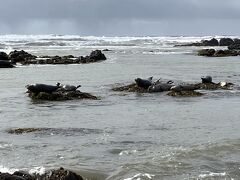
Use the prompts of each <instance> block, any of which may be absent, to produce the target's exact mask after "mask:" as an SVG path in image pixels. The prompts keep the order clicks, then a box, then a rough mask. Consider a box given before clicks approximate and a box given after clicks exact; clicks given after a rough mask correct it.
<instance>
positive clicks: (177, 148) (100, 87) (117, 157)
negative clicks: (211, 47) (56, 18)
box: [0, 35, 240, 180]
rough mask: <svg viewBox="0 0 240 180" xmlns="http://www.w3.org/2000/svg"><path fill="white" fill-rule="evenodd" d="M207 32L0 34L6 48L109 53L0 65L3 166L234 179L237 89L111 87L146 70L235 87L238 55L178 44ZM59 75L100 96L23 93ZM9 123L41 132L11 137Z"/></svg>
mask: <svg viewBox="0 0 240 180" xmlns="http://www.w3.org/2000/svg"><path fill="white" fill-rule="evenodd" d="M215 37H216V38H220V37H221V36H215ZM210 38H211V37H210V36H206V37H94V36H88V37H82V36H77V35H0V51H4V52H7V53H9V52H10V51H12V50H22V49H23V50H25V51H27V52H29V53H31V54H33V55H37V56H40V55H61V56H62V55H74V56H81V55H82V56H85V55H88V54H90V52H91V51H92V50H95V49H100V50H103V49H109V50H110V51H104V52H103V53H104V54H105V55H106V57H107V60H106V61H102V62H98V63H92V64H78V65H27V66H22V65H17V68H12V69H0V85H1V86H0V94H1V96H0V172H13V171H15V170H16V169H19V170H26V171H30V172H38V173H43V172H44V171H46V170H48V169H53V168H58V167H61V166H62V167H64V168H67V169H70V170H74V171H76V172H79V174H82V175H83V176H84V177H85V178H87V179H93V180H94V179H96V180H98V179H99V180H102V179H107V180H150V179H152V180H161V179H163V180H181V179H199V180H212V179H213V180H215V179H216V180H219V179H220V180H237V179H240V132H239V129H240V111H239V107H240V106H239V105H240V88H234V89H232V90H215V91H201V92H202V93H204V95H203V96H201V97H184V98H183V97H180V98H179V97H170V96H166V94H165V93H153V94H140V93H126V92H114V91H112V90H111V88H112V87H115V86H118V85H120V84H128V83H132V82H134V79H135V78H137V77H141V78H148V77H151V76H153V78H154V80H157V79H160V78H161V79H163V80H173V81H174V82H176V83H181V82H187V83H196V82H200V81H201V77H202V76H206V75H210V76H212V77H213V81H214V82H220V81H227V82H232V83H234V84H235V85H236V86H237V85H239V84H240V59H239V57H212V58H208V57H200V56H197V55H196V54H197V50H198V49H201V48H202V47H176V46H175V45H179V44H182V43H188V42H195V41H200V40H202V39H210ZM233 38H234V37H233ZM223 48H226V47H223ZM56 82H61V83H67V84H74V85H78V84H81V85H82V87H81V88H80V90H81V91H83V92H89V93H92V94H93V95H96V96H98V97H100V100H72V101H57V102H48V101H32V100H31V99H30V98H29V97H28V96H27V94H26V93H25V92H26V88H25V86H26V85H27V84H32V83H46V84H53V85H54V84H55V83H56ZM11 128H46V129H45V130H44V131H40V132H32V133H26V134H20V135H17V134H8V133H7V130H9V129H11Z"/></svg>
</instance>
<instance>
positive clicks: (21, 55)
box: [0, 50, 107, 67]
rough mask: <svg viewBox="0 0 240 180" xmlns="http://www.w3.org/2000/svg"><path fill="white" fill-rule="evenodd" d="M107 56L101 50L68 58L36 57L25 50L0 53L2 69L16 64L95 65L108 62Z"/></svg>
mask: <svg viewBox="0 0 240 180" xmlns="http://www.w3.org/2000/svg"><path fill="white" fill-rule="evenodd" d="M106 59H107V58H106V56H105V55H104V54H103V53H102V51H101V50H95V51H92V52H91V53H90V55H88V56H79V57H74V56H73V55H68V56H39V57H38V56H35V55H32V54H30V53H28V52H26V51H24V50H21V51H17V50H15V51H12V52H10V53H9V54H6V53H5V52H0V67H4V66H6V64H7V63H8V64H9V67H10V66H12V67H14V64H16V63H20V64H22V65H29V64H54V65H56V64H86V63H94V62H99V61H104V60H106Z"/></svg>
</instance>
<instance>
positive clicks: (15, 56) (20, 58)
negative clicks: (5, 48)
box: [9, 50, 37, 63]
mask: <svg viewBox="0 0 240 180" xmlns="http://www.w3.org/2000/svg"><path fill="white" fill-rule="evenodd" d="M36 58H37V56H34V55H32V54H29V53H27V52H25V51H23V50H21V51H17V50H15V51H12V52H10V53H9V59H10V60H11V61H12V62H14V63H17V62H20V63H21V62H24V61H29V60H33V59H36Z"/></svg>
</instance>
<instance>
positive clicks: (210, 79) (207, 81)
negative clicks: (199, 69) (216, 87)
mask: <svg viewBox="0 0 240 180" xmlns="http://www.w3.org/2000/svg"><path fill="white" fill-rule="evenodd" d="M201 79H202V83H213V82H212V77H211V76H206V77H201Z"/></svg>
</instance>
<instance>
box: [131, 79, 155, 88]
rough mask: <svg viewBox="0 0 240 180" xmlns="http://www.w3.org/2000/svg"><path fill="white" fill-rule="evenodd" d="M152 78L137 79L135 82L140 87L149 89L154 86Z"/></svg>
mask: <svg viewBox="0 0 240 180" xmlns="http://www.w3.org/2000/svg"><path fill="white" fill-rule="evenodd" d="M152 78H153V77H150V78H148V79H141V78H137V79H135V82H136V83H137V86H138V87H141V88H144V89H148V88H149V87H150V86H151V85H152V84H153V83H152Z"/></svg>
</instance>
